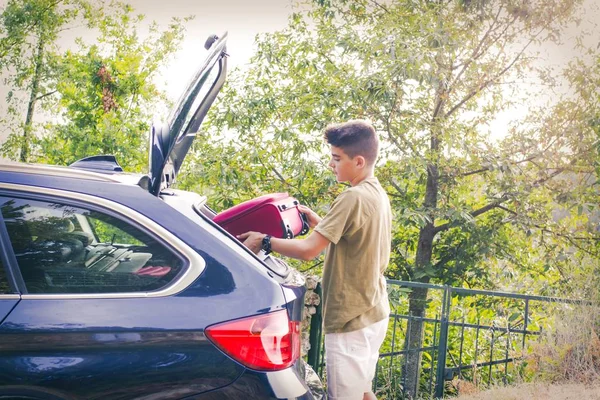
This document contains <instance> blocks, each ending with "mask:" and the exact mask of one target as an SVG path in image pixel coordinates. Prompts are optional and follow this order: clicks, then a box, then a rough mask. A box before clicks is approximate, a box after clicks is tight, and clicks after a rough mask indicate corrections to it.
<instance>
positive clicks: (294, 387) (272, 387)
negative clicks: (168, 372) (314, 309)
mask: <svg viewBox="0 0 600 400" xmlns="http://www.w3.org/2000/svg"><path fill="white" fill-rule="evenodd" d="M273 398H276V399H289V400H292V399H293V400H325V399H326V398H327V397H326V395H325V390H324V389H323V384H322V383H321V380H320V379H319V377H318V376H317V374H316V373H315V372H314V371H313V369H312V368H311V367H310V366H309V365H308V364H306V363H305V362H304V360H299V361H298V362H297V363H296V364H294V366H293V367H290V368H287V369H284V370H283V371H274V372H262V373H261V372H255V371H250V370H246V371H245V372H244V373H243V374H242V375H241V376H240V377H239V378H238V379H237V380H236V381H235V382H233V383H232V384H231V385H228V386H225V387H222V388H220V389H217V390H214V391H211V392H207V393H203V394H200V395H197V396H191V397H186V399H187V400H192V399H193V400H217V399H227V400H250V399H252V400H272V399H273Z"/></svg>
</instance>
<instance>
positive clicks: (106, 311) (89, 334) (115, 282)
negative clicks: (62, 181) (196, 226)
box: [0, 189, 243, 399]
mask: <svg viewBox="0 0 600 400" xmlns="http://www.w3.org/2000/svg"><path fill="white" fill-rule="evenodd" d="M73 197H74V198H72V199H67V198H60V197H53V196H49V195H46V194H39V193H38V194H34V193H26V192H22V193H18V192H17V193H15V192H7V191H4V192H3V191H2V190H1V189H0V209H1V213H2V216H3V226H2V229H3V230H4V231H5V232H6V233H7V234H8V238H9V239H10V247H11V249H9V253H10V255H11V256H13V257H8V259H11V258H12V260H13V262H12V263H11V267H12V269H14V270H16V271H18V274H19V275H20V277H21V278H22V281H23V283H24V286H23V287H22V292H23V294H22V296H21V297H22V299H21V300H20V301H19V300H18V296H17V297H16V298H14V299H11V300H0V302H1V303H2V304H3V305H2V308H0V310H1V311H2V312H4V313H8V312H9V311H10V310H11V309H12V311H11V312H10V313H9V314H8V315H7V316H6V317H5V318H4V321H3V322H2V323H1V324H0V396H1V395H7V394H8V395H14V394H15V390H18V389H19V388H21V389H22V390H27V395H29V396H33V398H36V397H35V396H36V395H37V396H38V397H39V398H46V394H47V393H49V392H50V393H53V394H54V395H55V396H57V398H72V397H77V398H85V399H106V398H110V399H121V398H123V399H125V398H127V399H129V398H137V397H144V396H150V395H154V396H157V398H162V399H169V398H180V397H183V396H185V395H192V394H196V393H201V392H205V391H209V390H214V389H216V388H219V387H222V386H225V385H227V384H229V383H231V382H233V381H234V380H235V379H236V378H237V377H238V376H239V375H240V374H241V372H242V371H243V368H242V367H240V366H239V365H238V364H236V363H234V362H233V361H231V360H230V359H229V358H227V357H226V356H225V355H224V354H222V353H221V352H219V351H218V350H216V349H215V347H214V346H213V345H211V344H210V342H209V341H208V340H207V339H206V338H205V336H204V334H203V327H204V326H206V324H208V322H206V321H205V320H204V318H205V316H204V315H202V314H200V313H197V315H194V314H193V311H194V310H198V302H197V299H196V298H193V297H187V296H174V295H173V294H176V293H177V292H178V291H180V290H181V288H182V287H183V286H184V285H185V284H186V282H189V279H195V278H197V276H198V275H199V271H200V270H201V265H202V264H203V263H204V260H202V258H200V256H199V255H198V254H197V253H195V252H193V251H191V249H189V248H186V245H185V244H184V243H183V242H180V241H178V239H177V238H176V237H174V236H173V235H170V234H169V232H167V231H166V230H165V229H164V228H161V227H159V226H154V225H153V224H152V221H148V220H144V219H142V218H141V217H140V216H137V215H136V214H135V212H134V211H133V210H128V209H125V208H124V207H122V206H119V205H118V204H116V203H113V204H111V205H110V207H106V204H105V203H106V200H102V199H98V201H99V202H100V203H101V204H94V203H87V202H86V203H84V202H82V201H80V198H81V197H82V196H81V195H80V196H77V195H73ZM88 197H89V196H88ZM115 210H117V211H119V212H117V211H115ZM128 212H129V213H130V214H127V213H128ZM0 298H1V296H0ZM8 301H10V302H8ZM17 302H18V304H17ZM15 388H16V389H15ZM7 390H9V392H7Z"/></svg>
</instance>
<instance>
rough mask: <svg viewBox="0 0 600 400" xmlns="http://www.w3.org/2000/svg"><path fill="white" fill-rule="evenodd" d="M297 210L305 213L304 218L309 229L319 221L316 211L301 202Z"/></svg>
mask: <svg viewBox="0 0 600 400" xmlns="http://www.w3.org/2000/svg"><path fill="white" fill-rule="evenodd" d="M298 211H300V212H301V213H302V214H304V215H306V220H307V222H308V226H309V228H310V229H313V228H314V227H315V226H317V224H318V223H319V222H321V219H322V218H321V217H319V215H318V214H317V213H316V212H314V211H313V210H311V209H310V208H308V207H306V206H303V205H302V204H299V205H298Z"/></svg>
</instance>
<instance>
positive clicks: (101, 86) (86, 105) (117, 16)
mask: <svg viewBox="0 0 600 400" xmlns="http://www.w3.org/2000/svg"><path fill="white" fill-rule="evenodd" d="M133 12H134V10H133V9H132V8H131V7H130V6H129V5H127V4H124V3H115V4H113V5H112V7H111V9H108V10H105V13H104V15H103V17H102V18H101V19H99V21H98V23H97V28H98V30H99V35H98V37H97V38H96V40H95V42H94V43H93V44H88V43H85V42H84V41H82V40H78V45H79V47H78V49H77V50H76V51H67V52H65V53H64V55H62V56H61V58H60V60H59V63H60V74H59V79H58V83H57V85H56V91H57V93H58V95H59V101H58V107H57V110H60V117H61V120H62V121H60V122H55V123H51V124H48V125H47V131H48V133H47V134H46V135H45V136H44V137H43V139H42V141H41V144H40V152H39V153H40V156H39V159H42V160H44V161H46V162H49V163H56V164H69V163H71V162H73V161H75V160H77V159H80V158H82V157H85V156H89V155H96V154H113V155H115V156H116V158H117V160H118V161H119V162H120V163H121V164H122V165H123V166H124V167H126V168H127V169H128V170H130V171H141V170H143V169H144V168H145V166H146V165H147V148H148V140H147V133H148V131H149V127H150V122H151V121H152V117H153V115H154V113H155V112H157V110H158V105H160V104H163V105H164V104H165V103H167V102H168V99H167V98H166V96H165V95H164V93H162V92H160V91H159V90H158V88H157V87H156V84H155V83H154V82H155V80H156V78H157V75H158V73H159V72H160V69H161V68H162V67H164V66H165V65H166V63H167V62H168V61H169V57H170V56H171V55H172V54H173V53H174V52H175V51H176V50H177V49H178V46H179V44H180V42H181V40H182V38H183V32H184V25H183V23H184V22H186V21H187V20H189V18H186V19H185V21H181V20H179V19H173V20H172V23H171V24H170V26H169V28H168V29H166V30H164V31H161V30H159V28H158V26H157V24H156V23H152V24H151V25H150V27H149V29H148V34H147V35H146V37H145V38H144V39H143V40H142V39H141V38H140V35H139V33H138V31H139V25H140V23H141V22H142V21H143V19H144V16H143V15H134V13H133Z"/></svg>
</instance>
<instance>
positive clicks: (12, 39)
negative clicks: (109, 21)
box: [0, 0, 91, 161]
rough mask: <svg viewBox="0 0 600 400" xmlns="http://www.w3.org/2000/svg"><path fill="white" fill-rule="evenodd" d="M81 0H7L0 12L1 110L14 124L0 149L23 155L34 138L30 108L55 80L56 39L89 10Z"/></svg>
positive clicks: (44, 98)
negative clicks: (3, 100)
mask: <svg viewBox="0 0 600 400" xmlns="http://www.w3.org/2000/svg"><path fill="white" fill-rule="evenodd" d="M90 12H91V5H90V4H89V3H87V2H86V1H85V0H61V1H54V0H9V1H8V2H7V3H6V6H5V7H4V9H3V10H2V13H1V14H0V72H2V73H4V83H5V85H6V86H7V87H8V89H9V90H8V93H7V96H6V101H7V104H8V105H9V107H8V109H7V113H8V115H9V117H10V119H12V120H16V121H18V124H17V125H18V126H17V128H16V129H14V130H13V131H12V132H11V135H10V137H9V140H8V141H7V142H5V143H4V144H3V146H2V148H1V149H0V151H1V152H2V154H3V155H4V156H7V157H10V158H13V159H16V158H17V157H18V158H19V159H20V160H21V161H28V160H29V156H30V151H31V148H30V147H31V145H32V142H34V141H35V139H34V138H35V131H36V129H37V126H36V125H35V124H34V118H33V117H34V113H35V112H36V106H37V104H38V103H39V102H42V101H48V98H47V96H51V95H52V94H53V93H54V91H55V87H54V83H55V81H56V65H55V63H56V56H57V51H58V47H57V45H56V40H57V38H58V37H59V34H60V33H61V31H62V30H63V29H64V28H65V26H67V25H68V24H70V23H73V22H74V21H79V20H81V19H82V18H84V19H85V18H86V17H87V16H89V13H90Z"/></svg>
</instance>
